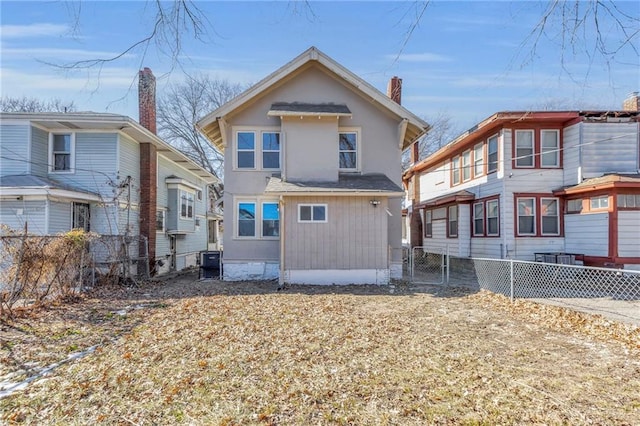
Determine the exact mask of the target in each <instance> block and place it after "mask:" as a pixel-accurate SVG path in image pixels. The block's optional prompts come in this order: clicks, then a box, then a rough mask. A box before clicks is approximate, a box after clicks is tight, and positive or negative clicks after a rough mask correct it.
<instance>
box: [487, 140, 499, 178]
mask: <svg viewBox="0 0 640 426" xmlns="http://www.w3.org/2000/svg"><path fill="white" fill-rule="evenodd" d="M487 157H488V158H487V173H493V172H495V171H497V170H498V135H495V136H491V137H490V138H489V140H488V141H487Z"/></svg>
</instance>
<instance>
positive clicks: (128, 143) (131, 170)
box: [112, 136, 141, 206]
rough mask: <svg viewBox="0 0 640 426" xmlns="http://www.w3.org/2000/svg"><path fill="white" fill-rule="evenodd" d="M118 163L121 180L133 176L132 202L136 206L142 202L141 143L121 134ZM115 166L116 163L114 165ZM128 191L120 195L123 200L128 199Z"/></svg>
mask: <svg viewBox="0 0 640 426" xmlns="http://www.w3.org/2000/svg"><path fill="white" fill-rule="evenodd" d="M118 144H119V153H118V165H119V170H118V172H119V176H120V181H121V182H122V181H124V180H125V179H126V178H127V176H131V203H132V204H133V205H135V206H137V205H138V203H139V202H140V190H141V188H140V145H139V144H138V143H137V142H135V141H133V140H131V139H129V138H127V137H124V136H119V138H118ZM112 167H114V168H115V164H114V165H113V166H112ZM126 197H127V192H126V191H125V192H123V193H122V195H121V196H120V200H121V201H126Z"/></svg>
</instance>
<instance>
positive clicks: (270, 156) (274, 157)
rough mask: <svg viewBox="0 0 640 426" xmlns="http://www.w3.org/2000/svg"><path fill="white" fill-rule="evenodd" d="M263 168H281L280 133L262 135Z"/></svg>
mask: <svg viewBox="0 0 640 426" xmlns="http://www.w3.org/2000/svg"><path fill="white" fill-rule="evenodd" d="M262 168H263V169H279V168H280V133H277V132H263V133H262Z"/></svg>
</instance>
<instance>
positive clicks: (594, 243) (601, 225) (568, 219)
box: [548, 213, 609, 256]
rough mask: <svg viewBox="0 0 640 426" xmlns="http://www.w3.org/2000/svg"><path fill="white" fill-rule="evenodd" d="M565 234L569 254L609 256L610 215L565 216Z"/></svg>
mask: <svg viewBox="0 0 640 426" xmlns="http://www.w3.org/2000/svg"><path fill="white" fill-rule="evenodd" d="M564 234H565V237H566V239H567V243H566V251H567V253H577V254H586V255H588V256H608V255H609V213H592V214H568V215H565V216H564ZM548 251H551V250H548Z"/></svg>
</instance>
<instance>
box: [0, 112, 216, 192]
mask: <svg viewBox="0 0 640 426" xmlns="http://www.w3.org/2000/svg"><path fill="white" fill-rule="evenodd" d="M0 120H1V121H2V122H8V121H29V122H31V123H33V124H35V125H38V126H40V127H42V128H44V129H47V130H48V131H68V132H73V131H78V130H80V131H82V130H85V131H91V130H97V131H113V132H122V133H124V134H125V135H127V136H129V137H130V138H131V139H133V140H135V141H137V142H139V143H140V142H149V143H152V144H153V145H155V146H156V149H157V151H158V153H161V154H162V155H164V156H165V157H167V158H168V159H169V160H171V161H173V162H174V163H176V164H179V165H181V166H182V167H184V168H185V169H187V170H189V171H190V172H192V173H193V174H195V175H196V176H198V177H199V178H200V179H202V180H204V181H205V182H206V183H208V184H212V183H216V182H219V179H218V178H217V177H215V176H214V175H213V174H211V173H210V172H209V171H207V170H205V169H204V168H202V167H201V166H199V165H198V164H197V163H195V162H194V161H193V160H191V159H190V158H189V157H187V156H186V155H184V154H183V153H181V152H180V151H178V150H177V149H176V148H174V147H172V146H171V145H169V144H168V143H167V142H165V141H164V140H162V139H161V138H160V137H159V136H157V135H156V134H154V133H152V132H151V131H149V130H148V129H146V128H145V127H144V126H142V125H141V124H140V123H138V122H137V121H135V120H133V119H132V118H130V117H128V116H126V115H119V114H111V113H102V112H68V113H67V112H65V113H62V112H60V113H57V112H56V113H53V112H38V113H30V112H14V113H5V112H3V113H0Z"/></svg>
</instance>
